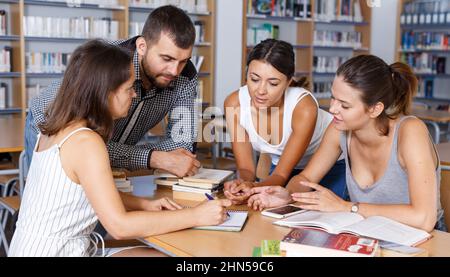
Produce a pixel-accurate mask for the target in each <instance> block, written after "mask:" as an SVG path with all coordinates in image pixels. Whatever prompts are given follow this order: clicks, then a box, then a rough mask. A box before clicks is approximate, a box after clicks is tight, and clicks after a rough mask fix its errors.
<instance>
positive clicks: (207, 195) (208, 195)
mask: <svg viewBox="0 0 450 277" xmlns="http://www.w3.org/2000/svg"><path fill="white" fill-rule="evenodd" d="M205 196H206V198H208V200H214V197H212V195H210V194H209V193H206V192H205ZM227 216H228V217H230V214H229V213H228V212H227Z"/></svg>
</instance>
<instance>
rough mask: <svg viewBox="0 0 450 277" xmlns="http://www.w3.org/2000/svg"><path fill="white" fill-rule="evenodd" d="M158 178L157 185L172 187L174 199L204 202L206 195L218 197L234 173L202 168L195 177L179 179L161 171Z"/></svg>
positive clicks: (156, 172) (157, 174)
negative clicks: (224, 184)
mask: <svg viewBox="0 0 450 277" xmlns="http://www.w3.org/2000/svg"><path fill="white" fill-rule="evenodd" d="M154 174H155V175H156V176H157V177H158V178H157V179H155V184H158V185H169V186H170V185H172V191H173V198H174V199H182V200H191V201H203V200H205V199H206V196H205V193H208V194H210V195H212V196H216V195H217V194H218V193H219V192H221V191H222V189H223V183H224V182H225V181H226V180H227V179H228V178H229V177H230V176H231V175H233V171H230V170H220V169H209V168H200V169H199V171H198V173H197V174H196V175H194V176H189V177H183V178H178V179H177V177H176V176H175V175H172V174H168V173H165V172H161V171H155V173H154Z"/></svg>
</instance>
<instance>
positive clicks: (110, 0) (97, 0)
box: [39, 0, 119, 7]
mask: <svg viewBox="0 0 450 277" xmlns="http://www.w3.org/2000/svg"><path fill="white" fill-rule="evenodd" d="M39 1H41V2H61V3H66V4H67V5H68V6H75V7H76V6H79V5H81V4H90V5H97V6H99V7H117V6H119V2H118V0H39Z"/></svg>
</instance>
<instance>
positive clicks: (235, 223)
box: [194, 210, 248, 232]
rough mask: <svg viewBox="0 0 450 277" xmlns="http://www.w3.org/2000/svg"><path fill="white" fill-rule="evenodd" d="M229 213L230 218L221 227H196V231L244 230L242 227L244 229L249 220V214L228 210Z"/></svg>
mask: <svg viewBox="0 0 450 277" xmlns="http://www.w3.org/2000/svg"><path fill="white" fill-rule="evenodd" d="M228 213H229V214H230V217H229V218H228V219H227V220H225V222H224V223H222V224H220V225H211V226H199V227H195V228H194V229H197V230H213V231H229V232H240V231H241V230H242V227H244V224H245V221H246V220H247V216H248V212H247V211H236V210H228Z"/></svg>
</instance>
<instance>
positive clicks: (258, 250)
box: [252, 246, 261, 257]
mask: <svg viewBox="0 0 450 277" xmlns="http://www.w3.org/2000/svg"><path fill="white" fill-rule="evenodd" d="M252 257H261V247H258V246H255V247H253V253H252Z"/></svg>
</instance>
